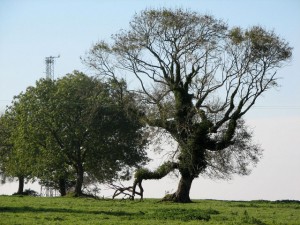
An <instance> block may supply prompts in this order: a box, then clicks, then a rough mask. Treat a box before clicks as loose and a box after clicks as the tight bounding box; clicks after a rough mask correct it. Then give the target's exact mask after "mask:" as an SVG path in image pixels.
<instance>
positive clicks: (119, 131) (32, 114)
mask: <svg viewBox="0 0 300 225" xmlns="http://www.w3.org/2000/svg"><path fill="white" fill-rule="evenodd" d="M132 101H133V98H132V96H130V94H128V93H127V91H126V85H125V83H124V82H119V81H117V80H114V81H110V83H102V82H100V81H99V80H98V79H96V78H91V77H88V76H86V75H84V74H83V73H80V72H77V71H75V72H74V73H73V74H68V75H67V76H65V77H63V78H61V79H58V80H49V79H41V80H39V81H38V82H37V83H36V87H30V88H28V89H27V91H26V92H25V93H24V94H21V95H19V96H18V97H17V98H16V99H15V102H17V103H18V104H15V105H17V106H18V108H21V109H22V110H17V113H19V114H18V118H20V120H19V121H18V126H21V127H20V128H19V127H18V129H20V130H22V131H24V134H25V133H26V137H27V136H28V138H26V143H27V145H28V146H30V147H31V151H35V149H37V151H38V153H39V154H38V155H39V156H38V158H36V159H37V161H38V162H37V164H36V165H37V166H36V169H35V175H36V176H37V177H40V178H41V179H42V182H44V183H48V184H51V185H52V186H55V184H56V186H59V189H60V192H61V194H65V189H66V185H67V183H66V182H67V181H68V180H69V179H70V177H71V179H74V180H75V195H76V196H79V195H82V194H83V193H82V185H83V182H84V176H89V177H90V178H93V179H94V180H95V181H99V182H104V181H107V180H112V179H115V178H117V177H118V175H119V173H120V172H122V171H123V172H124V169H125V168H126V169H125V171H126V170H127V169H129V168H131V167H135V166H138V165H140V164H141V163H143V162H144V160H145V159H146V153H145V151H144V146H145V144H146V142H145V141H144V139H143V136H142V130H141V129H142V123H141V122H140V121H139V115H138V114H139V111H138V110H137V108H136V107H135V104H134V102H132ZM24 137H25V136H24ZM23 141H24V142H25V139H24V140H23ZM24 142H22V143H23V144H24ZM20 143H21V142H20ZM28 149H29V148H28ZM69 181H70V180H69ZM71 181H72V180H71Z"/></svg>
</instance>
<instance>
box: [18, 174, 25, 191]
mask: <svg viewBox="0 0 300 225" xmlns="http://www.w3.org/2000/svg"><path fill="white" fill-rule="evenodd" d="M18 179H19V188H18V192H17V194H18V195H22V194H23V192H24V180H25V179H24V177H22V176H20V177H18Z"/></svg>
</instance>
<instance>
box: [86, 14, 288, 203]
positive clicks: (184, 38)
mask: <svg viewBox="0 0 300 225" xmlns="http://www.w3.org/2000/svg"><path fill="white" fill-rule="evenodd" d="M291 56H292V48H291V47H290V46H289V44H288V43H287V42H286V41H285V40H283V39H282V38H280V37H279V36H278V35H276V34H275V32H273V31H268V30H266V29H264V28H262V27H259V26H253V27H250V28H247V29H243V28H240V27H233V28H230V27H229V26H228V25H227V24H226V23H224V22H223V21H221V20H218V19H216V18H214V17H213V16H210V15H202V14H199V13H197V12H193V11H189V10H182V9H176V10H169V9H160V10H152V9H150V10H145V11H142V12H141V13H137V14H136V15H135V16H134V17H133V19H132V20H131V22H130V25H129V29H128V30H122V31H120V32H119V33H117V34H115V35H114V36H113V38H112V41H111V42H109V43H106V42H104V41H100V42H99V43H97V44H95V45H94V46H93V47H92V49H91V50H90V52H89V54H88V55H87V57H86V58H85V59H84V62H85V63H86V64H87V65H88V66H90V67H91V68H93V69H95V70H96V71H97V73H98V74H99V75H100V76H106V77H109V78H116V77H119V76H120V75H121V74H122V75H123V74H125V75H126V76H128V77H135V78H136V81H137V82H139V84H140V89H136V90H135V91H136V93H138V94H139V102H140V104H141V105H142V106H143V107H144V109H145V115H144V120H145V121H146V123H147V124H148V125H149V126H151V127H155V128H157V129H154V130H156V131H159V132H166V133H168V134H169V135H170V136H171V137H172V138H173V139H174V140H176V142H177V143H178V148H177V149H176V150H174V153H175V154H174V157H173V158H171V159H170V161H168V162H166V163H165V164H163V165H162V166H161V167H160V168H158V170H157V171H159V172H157V171H149V170H145V169H143V170H139V171H138V172H137V173H136V180H135V183H134V189H135V186H136V185H137V184H139V186H140V187H141V182H142V180H144V179H153V178H155V179H158V178H161V177H163V176H165V175H166V174H168V173H169V172H170V171H173V170H178V171H179V173H180V175H181V180H180V182H179V185H178V189H177V191H176V192H175V193H174V194H173V195H171V197H170V199H171V200H174V201H178V202H190V197H189V191H190V188H191V184H192V181H193V180H194V179H195V178H197V177H198V176H199V175H202V174H208V175H210V176H213V177H221V178H228V177H229V176H230V175H231V174H242V175H244V174H248V173H249V172H250V169H251V165H255V164H256V163H257V162H258V160H259V156H260V155H261V151H262V149H260V147H259V146H258V145H256V144H254V143H253V142H252V134H251V132H250V131H249V130H248V129H247V127H246V125H245V123H244V121H243V116H244V115H245V114H246V113H247V112H248V111H249V110H250V108H251V107H252V106H253V105H254V104H255V102H256V100H257V99H258V98H259V97H260V96H261V95H262V94H263V93H264V92H266V91H268V90H269V89H271V88H273V87H276V86H277V81H278V77H277V76H276V74H277V70H278V69H279V68H281V67H282V66H284V65H285V63H286V62H287V61H288V60H289V59H290V58H291ZM130 79H132V78H130Z"/></svg>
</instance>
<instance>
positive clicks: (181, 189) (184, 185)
mask: <svg viewBox="0 0 300 225" xmlns="http://www.w3.org/2000/svg"><path fill="white" fill-rule="evenodd" d="M193 180H194V177H192V176H182V177H181V179H180V181H179V184H178V188H177V191H176V192H175V193H174V194H173V195H172V196H171V198H170V200H172V201H174V202H182V203H189V202H192V201H191V199H190V189H191V186H192V182H193Z"/></svg>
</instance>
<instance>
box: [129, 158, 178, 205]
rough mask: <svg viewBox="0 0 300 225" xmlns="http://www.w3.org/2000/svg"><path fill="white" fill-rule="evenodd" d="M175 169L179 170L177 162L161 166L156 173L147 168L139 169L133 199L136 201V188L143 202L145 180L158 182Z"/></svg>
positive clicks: (133, 188) (134, 184)
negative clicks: (143, 183) (143, 182)
mask: <svg viewBox="0 0 300 225" xmlns="http://www.w3.org/2000/svg"><path fill="white" fill-rule="evenodd" d="M175 169H178V164H177V163H175V162H169V161H168V162H165V163H164V164H162V165H161V166H159V167H158V168H157V169H156V170H155V171H150V170H148V169H146V168H141V169H138V170H137V171H136V173H135V175H134V177H135V179H134V182H133V186H132V199H134V196H135V194H136V193H137V192H136V186H138V187H139V189H140V192H139V193H138V194H139V195H140V196H141V200H143V192H144V189H143V186H142V181H143V180H158V179H161V178H163V177H165V176H166V175H168V174H169V173H170V172H172V171H174V170H175Z"/></svg>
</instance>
